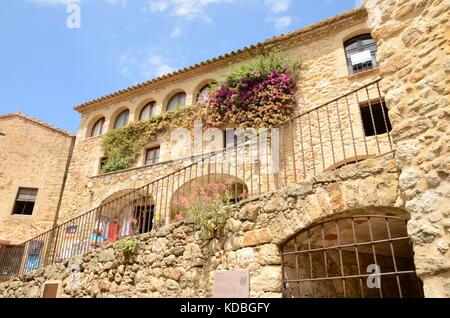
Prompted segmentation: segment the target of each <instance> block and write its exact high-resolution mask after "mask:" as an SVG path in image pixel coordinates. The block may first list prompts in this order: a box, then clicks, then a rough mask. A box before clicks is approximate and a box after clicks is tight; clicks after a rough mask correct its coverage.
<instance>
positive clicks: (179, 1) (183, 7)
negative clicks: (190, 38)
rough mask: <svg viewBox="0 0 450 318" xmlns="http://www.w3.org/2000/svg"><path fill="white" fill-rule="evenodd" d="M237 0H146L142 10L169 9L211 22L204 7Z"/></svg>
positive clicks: (190, 18) (185, 17)
mask: <svg viewBox="0 0 450 318" xmlns="http://www.w3.org/2000/svg"><path fill="white" fill-rule="evenodd" d="M235 1H239V0H148V1H147V3H146V5H145V8H144V10H145V11H150V12H163V11H167V10H169V11H170V12H171V13H172V14H173V15H175V16H177V17H180V18H183V19H187V20H193V19H203V20H204V21H206V22H211V19H210V17H209V16H208V15H207V13H206V8H207V7H208V6H209V5H211V4H220V3H231V2H235Z"/></svg>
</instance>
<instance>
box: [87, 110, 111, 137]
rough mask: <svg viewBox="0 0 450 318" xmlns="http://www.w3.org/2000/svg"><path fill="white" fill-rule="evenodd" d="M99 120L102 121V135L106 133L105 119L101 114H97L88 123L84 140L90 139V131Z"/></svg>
mask: <svg viewBox="0 0 450 318" xmlns="http://www.w3.org/2000/svg"><path fill="white" fill-rule="evenodd" d="M101 119H103V120H104V122H103V130H102V134H101V135H103V134H104V133H106V130H107V127H106V124H107V123H106V117H105V115H103V114H97V115H95V116H93V117H92V118H91V119H90V120H89V122H88V125H87V126H86V134H85V135H86V138H92V129H93V128H94V126H95V124H97V123H98V122H99V121H100V120H101Z"/></svg>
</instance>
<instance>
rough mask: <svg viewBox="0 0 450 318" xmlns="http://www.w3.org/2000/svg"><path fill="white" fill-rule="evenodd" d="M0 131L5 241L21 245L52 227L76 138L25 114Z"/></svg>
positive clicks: (7, 118) (0, 121)
mask: <svg viewBox="0 0 450 318" xmlns="http://www.w3.org/2000/svg"><path fill="white" fill-rule="evenodd" d="M0 132H2V136H0V158H1V159H0V165H1V166H0V176H1V179H0V198H1V199H0V239H1V240H2V241H4V242H5V243H6V242H9V243H11V244H19V243H23V242H24V241H26V240H28V239H30V238H31V237H33V236H36V235H38V234H41V233H42V232H45V231H47V230H50V229H51V228H52V226H53V223H54V222H55V216H56V212H57V205H58V199H59V197H60V194H61V193H62V191H63V179H64V173H65V170H66V166H67V163H68V160H69V153H70V151H71V150H70V146H71V142H72V140H73V139H74V138H75V136H73V135H72V134H70V133H68V132H65V131H63V130H61V129H57V128H54V127H51V126H49V125H47V124H45V123H43V122H40V121H38V120H36V119H33V118H30V117H28V116H25V115H23V114H20V113H16V114H8V115H1V116H0Z"/></svg>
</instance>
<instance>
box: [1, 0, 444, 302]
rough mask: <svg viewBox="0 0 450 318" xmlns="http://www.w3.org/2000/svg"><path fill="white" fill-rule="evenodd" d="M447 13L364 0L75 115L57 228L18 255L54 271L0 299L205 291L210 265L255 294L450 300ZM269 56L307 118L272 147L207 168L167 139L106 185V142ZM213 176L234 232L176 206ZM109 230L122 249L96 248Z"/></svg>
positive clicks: (286, 127)
mask: <svg viewBox="0 0 450 318" xmlns="http://www.w3.org/2000/svg"><path fill="white" fill-rule="evenodd" d="M449 9H450V5H449V3H448V1H444V0H414V1H404V0H389V1H381V0H367V1H366V2H365V4H364V6H363V7H361V8H358V9H355V10H352V11H349V12H346V13H343V14H341V15H338V16H335V17H333V18H330V19H327V20H324V21H322V22H319V23H317V24H314V25H311V26H309V27H306V28H304V29H301V30H298V31H295V32H292V33H289V34H286V35H282V36H279V37H275V38H272V39H270V40H267V41H265V42H262V43H258V44H256V45H254V46H251V47H248V48H245V49H242V50H239V51H235V52H231V53H229V54H226V55H224V56H220V57H218V58H215V59H212V60H209V61H205V62H203V63H200V64H198V65H194V66H191V67H188V68H185V69H183V70H180V71H177V72H175V73H172V74H168V75H165V76H163V77H161V78H157V79H155V80H152V81H149V82H146V83H142V84H139V85H136V86H133V87H130V88H127V89H124V90H121V91H119V92H116V93H113V94H110V95H108V96H104V97H101V98H99V99H96V100H93V101H91V102H88V103H85V104H83V105H80V106H77V107H76V108H75V109H76V110H77V111H78V112H80V113H81V123H80V128H79V130H78V133H77V139H76V144H75V147H74V151H73V159H72V161H71V164H70V168H69V172H68V179H67V183H66V187H65V190H64V195H63V198H62V207H61V213H60V215H59V224H60V225H59V227H58V229H57V231H54V232H51V233H46V234H44V235H42V236H41V237H38V238H35V239H32V240H30V241H28V242H26V243H25V245H24V248H25V249H26V250H27V249H28V248H30V246H34V245H35V242H45V247H46V248H45V251H46V252H45V257H44V258H43V259H45V262H43V263H39V264H38V266H36V267H34V268H31V269H35V268H39V267H45V266H46V265H48V267H46V268H42V269H39V270H37V271H31V270H29V269H24V267H23V265H22V267H21V268H20V269H18V271H17V273H12V274H21V275H22V276H20V277H19V278H16V279H14V280H13V281H12V282H8V283H5V284H4V285H3V292H0V295H1V296H4V297H8V296H15V297H27V296H28V297H39V296H40V295H41V292H42V290H43V283H45V282H46V281H54V280H56V281H59V282H60V284H59V285H58V286H59V295H60V296H61V297H80V296H90V297H161V296H164V297H165V296H172V297H198V296H201V297H210V296H212V295H213V293H214V291H213V290H214V286H215V281H214V275H215V273H216V272H217V271H229V270H238V269H245V270H248V272H249V274H250V294H249V295H250V296H251V297H281V296H284V297H422V296H426V297H449V296H450V278H449V271H448V270H449V268H450V258H449V252H448V250H449V243H450V239H449V226H450V223H449V215H450V210H449V207H450V198H449V193H450V192H449V168H450V161H449V160H450V158H449V156H448V154H449V151H448V150H449V149H448V147H449V116H450V113H449V110H450V109H449V89H450V85H449V78H450V77H449V72H450V68H449V65H450V60H449V53H450V52H449V47H450V46H449V35H450V33H449V32H450V30H449V25H450V24H449V21H448V12H449ZM273 48H278V49H282V50H283V51H284V52H286V53H287V54H288V55H290V56H291V57H293V58H294V59H299V60H301V61H302V64H303V71H302V74H301V78H300V79H299V82H298V83H297V84H298V88H299V92H300V94H299V95H300V96H299V97H300V100H299V109H298V111H297V115H296V116H295V117H294V118H293V119H292V120H289V121H288V122H287V123H285V124H283V125H281V126H280V127H278V128H279V129H278V130H277V131H276V132H274V131H272V132H271V135H270V136H271V137H270V138H269V139H268V141H267V142H265V143H263V144H262V145H261V144H260V143H253V142H252V140H248V141H247V142H245V143H244V144H238V145H236V146H235V147H231V148H230V149H228V151H227V152H226V156H229V157H227V159H228V160H225V161H223V157H222V155H223V153H222V152H221V151H219V150H217V148H223V147H224V144H223V139H224V138H223V136H216V137H215V138H212V139H210V138H204V139H205V140H209V142H202V145H201V147H200V148H201V151H200V156H196V157H195V158H192V156H190V155H188V156H187V157H183V158H179V159H177V160H173V153H174V152H176V150H177V148H179V147H178V146H177V145H174V144H172V141H171V134H170V131H169V130H168V131H166V132H163V133H161V134H160V135H159V136H158V137H157V138H155V139H154V140H153V141H152V142H150V143H149V144H147V145H145V146H144V147H142V149H141V153H140V158H139V159H138V160H137V163H136V164H135V166H133V167H131V168H129V169H126V170H122V171H116V172H111V173H106V174H104V173H101V165H102V163H104V160H105V158H104V156H105V154H104V153H103V151H102V147H101V141H102V135H104V134H105V133H106V132H108V131H111V130H113V129H116V128H120V127H123V126H125V125H127V124H128V123H129V122H136V121H139V120H144V119H147V118H149V116H153V115H155V114H160V113H164V112H168V111H172V110H174V109H175V108H177V107H179V106H185V105H189V104H194V103H195V102H196V100H197V98H198V97H199V96H202V94H203V92H204V91H205V90H207V87H208V85H209V83H211V82H214V81H217V80H218V79H219V78H220V76H221V75H223V74H225V73H226V72H227V70H228V69H229V66H230V64H233V65H235V64H239V63H241V62H244V61H246V60H248V59H250V58H252V57H255V56H257V55H258V54H259V53H260V52H261V51H263V50H267V49H273ZM205 134H206V132H205ZM207 137H210V136H207ZM275 140H278V141H279V143H278V144H275ZM0 142H1V139H0ZM211 144H214V145H215V146H216V147H215V151H213V152H210V150H211V149H212V148H211V147H210V146H211ZM213 148H214V147H213ZM256 152H257V153H258V155H257V157H256V159H255V153H256ZM260 153H263V154H264V155H263V156H260ZM195 155H199V154H198V153H196V154H195ZM264 158H266V159H267V160H264ZM274 158H275V159H276V160H275V159H274ZM246 159H248V160H246ZM274 162H276V169H271V168H273V167H274ZM216 182H217V183H225V184H226V185H227V186H229V187H230V189H231V190H232V192H233V193H234V195H235V202H234V203H237V204H236V205H233V207H232V209H233V210H232V213H231V217H230V218H229V219H228V220H227V222H226V226H225V229H224V233H223V235H222V236H221V237H217V238H214V237H208V238H205V237H202V236H201V235H199V232H198V231H197V229H196V228H195V227H193V225H192V224H189V222H184V221H181V219H179V218H178V211H177V209H178V208H177V202H178V201H179V200H180V198H183V197H185V196H186V194H189V193H191V192H192V189H195V188H196V187H199V186H200V187H202V186H207V185H208V184H210V183H216ZM130 219H133V220H134V222H137V224H138V225H137V230H136V231H135V232H134V233H133V234H135V235H138V234H139V235H138V236H137V239H138V241H139V248H138V250H137V251H136V253H135V254H133V255H132V257H131V259H129V260H124V259H123V255H122V253H121V251H120V248H118V247H117V245H114V244H113V243H114V242H115V241H116V240H117V239H120V238H124V237H127V236H129V233H128V234H127V233H126V231H125V232H124V231H123V229H124V228H125V226H122V231H120V230H119V231H118V232H120V233H117V229H116V227H117V226H120V225H121V224H122V222H125V223H123V224H127V223H126V222H127V220H130ZM179 221H181V222H179ZM106 226H107V227H108V229H111V227H112V226H113V227H114V229H115V230H114V231H113V232H114V237H113V240H109V239H105V238H104V237H102V239H101V242H100V240H99V236H98V235H99V234H98V233H100V232H101V231H103V232H104V231H105V227H106ZM149 232H150V233H149ZM93 233H94V234H95V235H94V240H92V235H93ZM104 241H108V242H109V243H107V242H104ZM100 243H101V244H100ZM11 253H12V254H13V255H16V254H17V251H15V250H13V251H9V255H11ZM14 253H15V254H14ZM23 258H24V262H26V260H27V259H28V258H27V256H26V255H25V256H23ZM6 263H7V262H6ZM3 264H5V261H4V260H3ZM1 265H2V260H1V259H0V266H1ZM74 266H75V267H76V266H81V267H82V268H83V269H84V270H83V272H81V273H73V272H72V271H71V269H73V267H74ZM377 271H378V272H377ZM373 273H378V276H377V275H375V280H373V281H372V283H371V284H369V283H370V279H371V278H373V275H371V274H373ZM10 274H11V273H10ZM11 276H14V275H11ZM73 279H77V282H78V284H75V285H73V284H72V283H70V282H71V281H72V280H73ZM379 283H380V285H379V286H378V287H377V285H378V284H379ZM372 285H373V286H372ZM0 286H1V285H0Z"/></svg>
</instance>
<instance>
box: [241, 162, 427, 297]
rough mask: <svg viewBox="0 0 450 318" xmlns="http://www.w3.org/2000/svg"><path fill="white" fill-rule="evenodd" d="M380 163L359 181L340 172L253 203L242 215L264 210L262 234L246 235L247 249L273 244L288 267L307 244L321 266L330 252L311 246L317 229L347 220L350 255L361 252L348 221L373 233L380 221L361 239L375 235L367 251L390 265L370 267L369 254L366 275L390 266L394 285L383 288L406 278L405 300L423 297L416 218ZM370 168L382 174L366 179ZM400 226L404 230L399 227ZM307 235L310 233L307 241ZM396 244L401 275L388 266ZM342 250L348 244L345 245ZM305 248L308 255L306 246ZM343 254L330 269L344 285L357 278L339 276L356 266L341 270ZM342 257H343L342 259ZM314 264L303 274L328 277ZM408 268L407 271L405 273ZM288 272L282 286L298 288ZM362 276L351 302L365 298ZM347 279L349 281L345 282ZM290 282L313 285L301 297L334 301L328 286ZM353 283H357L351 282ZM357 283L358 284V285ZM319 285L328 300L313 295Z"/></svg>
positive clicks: (330, 236) (259, 221)
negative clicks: (413, 234)
mask: <svg viewBox="0 0 450 318" xmlns="http://www.w3.org/2000/svg"><path fill="white" fill-rule="evenodd" d="M378 161H379V160H378V159H377V160H366V161H365V164H364V166H361V165H360V166H361V167H360V169H359V170H358V169H355V170H354V171H355V172H356V173H357V175H353V174H352V171H347V169H346V170H345V171H344V170H343V171H342V172H341V171H337V172H334V173H331V174H324V175H323V176H322V177H320V178H314V179H310V180H305V181H303V182H302V183H300V184H297V185H292V186H289V187H288V188H286V189H285V190H283V191H281V192H277V193H274V194H272V195H269V196H267V197H262V198H261V199H260V200H259V202H255V203H252V202H249V203H247V204H246V205H244V206H243V207H242V209H241V212H240V213H241V214H252V211H251V210H252V209H256V210H259V211H260V212H259V216H258V217H257V218H256V228H257V230H252V231H248V232H246V233H244V237H243V243H242V246H243V247H248V246H259V245H261V244H267V243H272V244H276V245H278V246H279V248H280V253H281V254H280V255H281V259H282V263H283V264H285V263H284V262H285V261H286V257H290V256H289V255H293V254H294V255H295V254H297V252H298V249H297V252H296V251H295V247H292V242H295V241H297V242H298V243H299V242H300V241H301V242H302V244H306V246H307V248H306V252H305V253H308V254H307V255H308V256H309V254H311V256H312V260H313V261H314V262H316V261H319V260H323V255H324V254H323V251H324V249H323V246H317V248H316V249H314V248H309V245H308V243H310V242H308V238H309V235H310V234H309V233H308V232H309V231H312V230H311V229H316V233H319V234H321V232H320V231H318V232H317V228H319V229H320V226H321V224H331V225H334V226H335V224H334V223H333V222H335V220H344V221H338V222H343V223H342V224H340V227H341V228H342V229H343V230H345V231H346V232H344V234H345V235H344V234H340V237H339V239H341V240H346V242H347V245H345V246H341V250H345V251H346V252H347V250H346V249H351V248H354V246H355V245H354V242H352V241H351V239H352V236H351V235H350V234H351V233H352V232H351V226H349V224H351V223H349V221H348V220H351V219H352V218H353V219H354V220H355V221H357V222H356V223H355V224H358V222H360V223H361V224H360V225H358V226H360V227H361V226H365V227H368V224H369V223H368V221H367V220H368V216H371V218H372V219H376V220H377V221H372V226H373V228H372V230H373V232H372V234H370V231H369V230H368V229H367V228H365V232H364V233H363V234H359V235H360V236H361V235H362V240H364V238H365V239H367V238H368V237H370V235H373V239H371V241H369V242H366V243H368V244H366V245H365V248H366V249H367V246H370V247H372V245H371V244H372V243H373V245H375V246H376V247H377V248H378V249H380V248H383V249H382V250H381V252H379V253H378V250H377V253H378V254H379V255H380V256H379V259H384V261H383V262H384V263H382V261H379V262H378V263H377V262H374V261H372V262H369V260H370V258H369V256H370V255H371V254H370V255H369V254H367V253H366V254H367V255H365V256H364V257H366V258H365V260H364V262H365V263H364V262H361V264H363V263H364V266H366V268H364V271H363V273H364V274H367V268H368V265H371V264H375V265H377V264H378V265H382V266H381V267H383V266H385V268H386V270H385V271H383V270H382V271H381V273H384V274H383V275H385V274H387V273H391V275H390V276H389V277H390V278H389V279H388V282H385V283H383V282H384V281H383V280H382V284H385V285H386V286H389V288H390V287H392V286H394V287H396V288H397V281H396V279H397V276H402V277H401V278H400V284H403V285H402V286H403V287H402V289H401V292H402V293H403V295H402V296H403V297H422V296H423V294H422V292H423V291H422V287H421V286H422V284H421V281H420V280H417V281H416V280H414V279H416V277H417V275H416V272H415V265H414V261H413V259H414V256H413V251H412V248H411V242H410V238H409V235H408V230H407V222H408V221H409V219H410V215H409V213H408V212H407V211H406V210H405V209H404V205H403V201H402V200H401V198H400V197H399V189H398V179H397V178H398V176H397V174H396V173H395V172H394V171H392V170H389V168H388V167H389V162H386V161H381V162H378ZM370 162H372V164H375V166H374V167H373V168H371V169H373V170H374V171H375V170H377V171H378V173H370V174H369V175H366V176H363V175H364V174H365V172H364V170H365V169H368V168H367V164H370ZM377 164H378V167H381V169H384V171H385V172H381V170H379V169H380V168H377ZM357 168H358V167H357ZM350 170H351V169H350ZM361 170H363V171H361ZM366 171H367V170H366ZM387 171H389V172H387ZM358 173H359V174H358ZM261 214H265V215H261ZM386 218H388V219H389V222H390V226H391V228H390V234H388V231H387V230H386V229H387V228H386V225H385V223H384V222H385V219H386ZM345 222H347V223H345ZM395 222H397V223H395ZM394 223H395V224H394ZM399 224H400V226H401V228H400V227H399ZM329 228H330V227H329ZM349 229H350V232H349ZM304 233H307V234H306V238H305V234H304ZM302 235H303V237H302ZM389 235H391V236H392V238H394V240H391V239H390V238H389ZM324 236H325V237H326V240H325V241H326V242H336V241H337V240H338V236H337V232H334V233H333V232H332V231H329V233H327V232H326V231H325V233H324ZM396 238H401V244H402V245H401V246H399V244H400V243H399V242H397V241H395V239H396ZM378 241H379V242H378ZM305 242H306V243H305ZM313 243H314V242H313ZM316 243H317V242H316ZM316 243H314V244H316ZM320 243H322V242H320ZM289 244H290V248H291V249H290V250H289V249H286V246H288V245H289ZM314 244H313V245H314ZM352 244H353V245H352ZM390 244H393V245H394V250H395V252H394V253H397V256H398V258H399V259H397V258H395V259H396V262H397V266H398V267H397V269H395V268H394V269H392V268H393V267H392V266H394V265H393V264H394V262H393V261H392V262H391V263H388V260H390V259H394V258H393V257H392V256H391V255H390V254H389V255H387V254H386V253H385V252H387V251H390ZM316 245H317V244H316ZM339 245H343V244H342V243H341V244H339ZM313 247H314V246H313ZM302 248H303V249H305V247H304V246H303V247H302ZM339 251H340V249H339V248H338V247H336V248H335V249H334V250H333V252H330V256H329V260H328V262H329V263H330V271H329V273H330V277H334V276H333V275H336V280H338V281H339V280H340V281H341V282H342V280H343V279H347V278H348V277H347V276H351V273H348V272H345V273H344V275H343V274H342V272H341V271H339V270H340V269H341V268H347V267H348V266H350V265H348V266H347V263H348V264H350V263H351V262H352V261H353V259H352V258H345V259H344V260H343V262H344V263H342V264H344V265H345V266H341V267H339V266H340V265H341V263H340V259H339V256H340V255H339ZM352 252H354V251H352ZM364 252H367V251H364ZM289 253H291V254H289ZM333 253H334V254H333ZM383 253H384V254H383ZM408 253H410V254H408ZM316 254H317V255H316ZM319 254H320V255H319ZM378 254H376V255H378ZM385 254H386V255H385ZM406 254H407V255H408V257H406ZM336 256H338V257H337V258H336ZM388 256H390V257H391V258H388ZM375 257H376V256H375ZM402 257H403V258H405V260H403V259H401V258H402ZM406 258H407V260H406ZM309 261H310V259H309V257H308V258H306V259H304V260H302V261H301V263H302V264H303V265H302V266H303V267H302V269H301V270H300V272H301V273H303V274H305V273H306V274H310V269H311V268H313V270H314V269H316V273H322V272H320V270H321V268H322V269H324V268H325V267H324V266H322V267H320V266H319V265H317V266H316V263H314V264H313V266H311V265H309V264H310V263H309ZM332 262H334V263H332ZM366 263H367V264H366ZM305 264H306V265H305ZM324 264H325V263H324ZM327 264H328V263H327ZM383 264H384V265H383ZM411 264H412V265H411ZM291 265H292V263H291ZM307 266H309V268H307ZM353 266H354V265H353ZM361 266H362V265H361ZM401 266H403V267H401ZM405 266H407V267H405ZM348 268H350V269H354V268H355V266H354V267H351V266H350V267H348ZM402 268H403V269H404V268H406V269H404V270H402ZM333 271H334V272H333ZM336 271H337V272H336ZM361 271H362V268H361ZM282 272H283V273H284V274H285V275H287V274H286V273H285V272H284V268H283V271H280V276H279V277H280V280H282V281H283V284H284V286H285V287H292V286H287V285H286V284H287V283H288V282H289V278H288V279H287V280H286V279H285V277H286V276H285V277H284V278H282V275H281V273H282ZM323 272H324V271H323ZM400 272H405V273H400ZM392 273H393V274H392ZM306 274H305V275H306ZM331 274H333V275H331ZM290 275H292V271H291V272H290ZM358 275H359V274H358V273H357V275H356V276H355V277H356V278H358V280H356V281H353V282H352V283H351V285H348V288H347V292H348V293H347V294H346V296H347V297H359V296H358V294H357V293H356V292H357V291H359V289H356V288H360V286H359V280H360V279H361V278H363V276H358ZM404 275H406V276H407V275H412V277H413V282H414V283H415V282H417V285H414V286H416V287H417V286H420V288H418V289H416V291H419V292H420V293H419V292H418V293H415V294H411V293H410V292H409V291H410V290H412V287H411V288H409V287H407V288H406V290H405V286H413V285H411V284H412V283H411V281H409V282H405V281H404V278H403V276H404ZM341 276H342V277H344V278H342V277H341ZM364 277H365V280H364V282H366V281H367V276H364ZM313 278H319V280H318V281H320V279H322V281H324V282H325V281H327V279H326V275H325V274H323V275H322V276H319V274H317V277H316V276H314V274H313ZM386 279H387V278H386ZM386 279H385V280H386ZM290 281H291V282H294V283H297V284H299V282H301V284H303V282H307V283H309V284H310V286H309V290H308V288H306V287H305V286H303V287H304V288H303V291H305V290H308V292H307V293H304V294H301V296H302V297H309V296H311V297H312V296H315V297H328V295H326V294H325V295H324V294H323V292H326V291H327V289H326V286H323V284H322V285H321V283H316V282H314V283H312V282H313V280H311V279H310V277H306V276H305V277H300V280H298V279H297V277H296V278H295V279H291V280H290ZM349 281H351V279H350V278H349ZM355 282H356V283H357V284H355ZM314 284H316V285H317V286H315V287H314V288H316V287H317V288H318V289H320V290H321V291H322V294H320V293H317V292H316V293H315V294H314V293H313V291H314V290H312V287H311V286H312V285H314ZM349 284H350V283H349ZM408 284H410V285H408ZM339 286H342V285H339ZM339 286H337V287H339ZM383 286H384V285H383ZM337 287H336V288H337ZM383 288H384V287H383ZM342 290H343V289H341V290H340V292H342ZM377 291H378V290H377ZM283 292H284V294H285V296H287V297H298V296H299V295H300V294H298V292H297V294H295V292H296V291H292V290H289V288H285V289H283ZM364 292H366V296H373V297H379V294H373V293H372V294H371V292H372V291H367V290H364ZM383 292H384V293H385V297H399V294H400V292H399V293H398V294H395V292H392V293H391V294H389V292H388V291H386V290H383ZM331 296H333V295H331ZM334 296H335V297H344V294H342V293H341V294H334Z"/></svg>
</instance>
